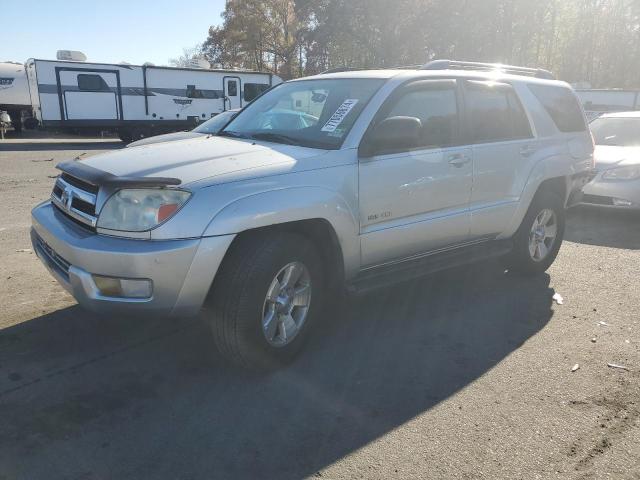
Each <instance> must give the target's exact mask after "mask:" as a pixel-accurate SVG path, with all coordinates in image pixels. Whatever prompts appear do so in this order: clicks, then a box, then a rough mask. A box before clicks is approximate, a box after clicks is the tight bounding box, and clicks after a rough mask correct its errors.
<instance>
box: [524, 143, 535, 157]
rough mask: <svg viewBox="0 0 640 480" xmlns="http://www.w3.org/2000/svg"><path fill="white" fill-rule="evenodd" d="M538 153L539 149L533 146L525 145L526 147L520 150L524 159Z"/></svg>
mask: <svg viewBox="0 0 640 480" xmlns="http://www.w3.org/2000/svg"><path fill="white" fill-rule="evenodd" d="M537 151H538V149H537V148H536V147H534V146H533V145H525V146H524V147H522V148H520V155H522V156H523V157H530V156H531V155H533V154H534V153H536V152H537Z"/></svg>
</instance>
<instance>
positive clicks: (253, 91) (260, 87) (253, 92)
mask: <svg viewBox="0 0 640 480" xmlns="http://www.w3.org/2000/svg"><path fill="white" fill-rule="evenodd" d="M269 88H270V87H269V85H268V84H265V83H245V84H244V101H245V102H251V101H253V100H254V99H255V98H256V97H258V96H260V95H261V94H262V93H264V92H266V91H267V90H269Z"/></svg>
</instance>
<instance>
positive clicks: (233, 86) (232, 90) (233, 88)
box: [227, 80, 238, 97]
mask: <svg viewBox="0 0 640 480" xmlns="http://www.w3.org/2000/svg"><path fill="white" fill-rule="evenodd" d="M227 96H229V97H237V96H238V82H236V81H235V80H233V81H231V82H229V83H227Z"/></svg>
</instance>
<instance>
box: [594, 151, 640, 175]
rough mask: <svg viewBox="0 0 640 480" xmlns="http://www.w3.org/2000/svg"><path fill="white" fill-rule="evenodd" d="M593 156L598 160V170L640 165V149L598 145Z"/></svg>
mask: <svg viewBox="0 0 640 480" xmlns="http://www.w3.org/2000/svg"><path fill="white" fill-rule="evenodd" d="M593 155H594V157H595V160H596V170H606V169H609V168H613V167H616V166H623V165H639V164H640V147H616V146H609V145H597V146H596V150H595V152H594V154H593Z"/></svg>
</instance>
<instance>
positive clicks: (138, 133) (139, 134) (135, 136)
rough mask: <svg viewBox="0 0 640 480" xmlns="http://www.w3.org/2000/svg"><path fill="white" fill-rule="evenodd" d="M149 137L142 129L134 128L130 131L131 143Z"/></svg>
mask: <svg viewBox="0 0 640 480" xmlns="http://www.w3.org/2000/svg"><path fill="white" fill-rule="evenodd" d="M148 136H149V133H148V132H147V130H146V129H144V128H134V129H133V130H131V141H132V142H135V141H137V140H142V139H143V138H146V137H148Z"/></svg>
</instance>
